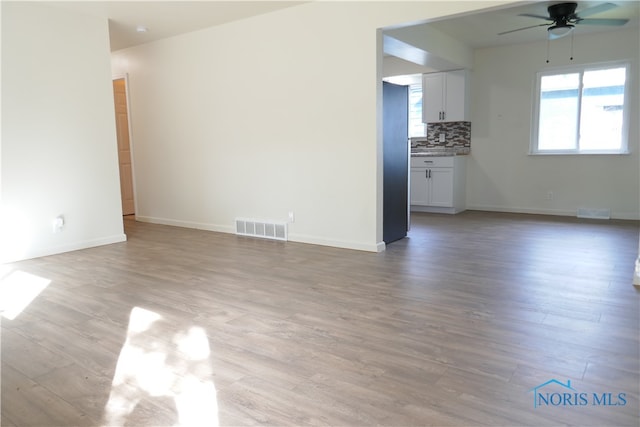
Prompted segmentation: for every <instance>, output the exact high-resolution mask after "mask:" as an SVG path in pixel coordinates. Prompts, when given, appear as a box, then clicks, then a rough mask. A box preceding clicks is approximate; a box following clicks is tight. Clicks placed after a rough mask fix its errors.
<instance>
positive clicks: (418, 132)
mask: <svg viewBox="0 0 640 427" xmlns="http://www.w3.org/2000/svg"><path fill="white" fill-rule="evenodd" d="M425 135H426V130H425V125H424V123H422V81H420V83H414V84H410V85H409V137H410V138H411V137H415V136H425Z"/></svg>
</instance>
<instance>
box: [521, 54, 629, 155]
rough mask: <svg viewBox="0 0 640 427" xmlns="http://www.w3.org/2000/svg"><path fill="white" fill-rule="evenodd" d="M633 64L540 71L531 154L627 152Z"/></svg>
mask: <svg viewBox="0 0 640 427" xmlns="http://www.w3.org/2000/svg"><path fill="white" fill-rule="evenodd" d="M628 75H629V64H626V63H624V64H620V63H618V64H606V65H593V66H583V67H580V68H571V69H564V70H562V71H558V70H556V71H544V72H540V73H538V75H537V84H536V89H537V90H536V106H535V110H534V111H535V113H536V116H535V120H534V126H533V135H532V139H531V141H532V147H531V152H532V154H620V153H626V152H627V127H628V126H627V107H626V104H625V103H626V100H627V97H626V93H627V85H628V78H627V76H628Z"/></svg>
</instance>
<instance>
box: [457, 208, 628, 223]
mask: <svg viewBox="0 0 640 427" xmlns="http://www.w3.org/2000/svg"><path fill="white" fill-rule="evenodd" d="M467 210H471V211H488V212H506V213H522V214H534V215H556V216H572V217H574V218H575V217H576V211H575V210H563V209H539V208H522V207H505V206H492V205H467ZM611 219H622V220H631V221H638V220H640V216H639V214H638V213H637V212H613V211H612V212H611Z"/></svg>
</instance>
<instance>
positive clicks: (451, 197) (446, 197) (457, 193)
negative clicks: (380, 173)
mask: <svg viewBox="0 0 640 427" xmlns="http://www.w3.org/2000/svg"><path fill="white" fill-rule="evenodd" d="M465 179H466V165H465V158H464V157H462V156H451V157H430V156H429V157H412V158H411V180H410V195H411V210H412V211H419V212H440V213H458V212H462V211H463V210H465V197H466V196H465Z"/></svg>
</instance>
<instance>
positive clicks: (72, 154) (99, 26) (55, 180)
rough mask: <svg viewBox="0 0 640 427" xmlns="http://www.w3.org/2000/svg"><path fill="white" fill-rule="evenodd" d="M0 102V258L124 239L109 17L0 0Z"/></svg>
mask: <svg viewBox="0 0 640 427" xmlns="http://www.w3.org/2000/svg"><path fill="white" fill-rule="evenodd" d="M2 107H3V108H2V146H1V151H2V163H1V181H0V182H1V187H0V188H1V193H0V194H1V196H2V209H1V210H0V214H1V215H0V224H1V226H2V229H0V241H1V242H2V245H1V248H0V249H1V250H0V261H2V262H9V261H14V260H19V259H25V258H30V257H36V256H43V255H49V254H53V253H58V252H65V251H69V250H74V249H80V248H86V247H91V246H96V245H101V244H106V243H112V242H118V241H122V240H124V239H125V236H124V234H123V225H122V216H121V215H122V211H121V206H120V203H121V202H120V187H119V176H118V163H117V149H116V136H115V135H116V134H115V121H114V107H113V92H112V89H111V75H110V57H109V39H108V28H107V22H106V20H104V19H102V20H101V19H96V18H92V17H88V16H79V15H74V14H73V13H70V12H69V11H66V10H61V9H58V8H55V7H51V6H48V5H44V4H42V3H39V4H37V3H29V2H2ZM58 215H64V217H65V219H66V225H65V227H64V229H63V231H62V232H59V233H56V234H54V233H53V232H52V225H51V223H52V220H53V218H55V217H56V216H58Z"/></svg>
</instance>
